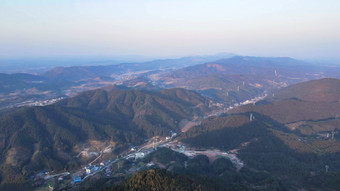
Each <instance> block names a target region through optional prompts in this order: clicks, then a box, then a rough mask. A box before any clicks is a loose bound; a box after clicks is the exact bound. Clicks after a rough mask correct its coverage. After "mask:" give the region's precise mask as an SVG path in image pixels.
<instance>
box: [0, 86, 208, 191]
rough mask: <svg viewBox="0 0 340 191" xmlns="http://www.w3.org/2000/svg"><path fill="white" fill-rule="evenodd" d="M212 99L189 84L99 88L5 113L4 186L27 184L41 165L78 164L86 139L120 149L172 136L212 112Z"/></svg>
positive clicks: (1, 125)
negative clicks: (79, 148)
mask: <svg viewBox="0 0 340 191" xmlns="http://www.w3.org/2000/svg"><path fill="white" fill-rule="evenodd" d="M208 102H209V101H208V100H207V99H205V98H204V97H202V96H200V95H199V94H197V93H194V92H191V91H187V90H184V89H170V90H162V91H158V92H156V91H155V92H151V91H139V90H111V91H105V90H101V89H99V90H95V91H89V92H85V93H82V94H80V95H78V96H75V97H73V98H69V99H65V100H62V101H61V102H58V103H56V104H53V105H49V106H43V107H30V108H24V109H21V110H19V111H16V112H14V113H10V114H8V115H4V116H3V117H1V119H0V143H1V144H0V152H1V159H0V160H1V170H0V172H1V174H2V175H3V176H2V177H3V178H2V179H1V183H2V186H8V185H11V184H14V185H15V184H24V183H26V180H27V179H26V178H27V176H28V175H29V174H30V173H31V172H32V171H36V170H39V169H40V170H44V169H49V170H60V169H70V168H74V167H77V166H78V161H77V159H76V158H75V156H76V155H77V154H78V153H76V152H75V150H74V148H75V147H76V146H77V145H78V144H81V143H86V142H89V141H92V140H97V141H110V142H111V143H113V144H114V145H115V148H114V152H117V153H119V152H121V151H122V149H124V148H125V149H126V148H127V147H128V145H138V144H141V143H144V140H145V139H146V138H150V137H153V136H165V135H170V131H174V132H176V131H178V130H179V129H178V124H179V123H180V121H181V120H183V119H190V118H192V117H194V116H199V115H203V114H204V113H205V112H207V111H209V107H208V105H209V103H208ZM4 175H6V176H4Z"/></svg>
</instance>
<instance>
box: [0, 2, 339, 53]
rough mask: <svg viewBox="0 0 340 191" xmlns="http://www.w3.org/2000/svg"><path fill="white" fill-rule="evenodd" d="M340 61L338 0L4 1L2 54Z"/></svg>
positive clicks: (0, 6) (0, 31) (0, 17)
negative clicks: (222, 54)
mask: <svg viewBox="0 0 340 191" xmlns="http://www.w3.org/2000/svg"><path fill="white" fill-rule="evenodd" d="M220 52H229V53H235V54H240V55H251V56H290V57H295V58H304V59H306V58H307V59H309V58H337V59H340V1H339V0H275V1H273V0H256V1H255V0H120V1H118V0H110V1H109V0H0V58H19V57H37V58H39V57H61V56H78V57H82V56H106V57H107V56H127V55H143V56H150V57H174V56H177V57H178V56H188V55H208V54H215V53H220Z"/></svg>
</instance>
